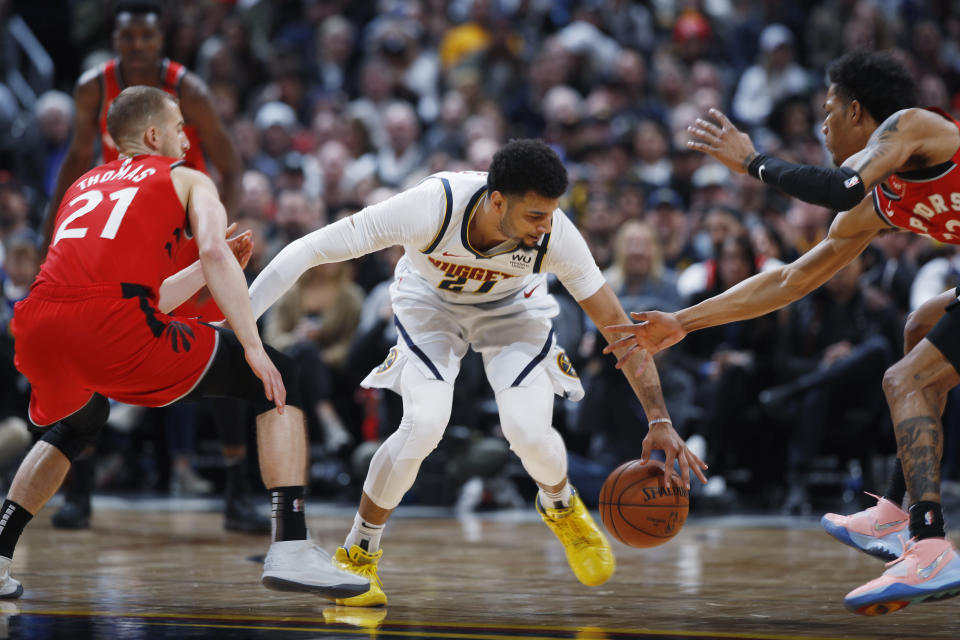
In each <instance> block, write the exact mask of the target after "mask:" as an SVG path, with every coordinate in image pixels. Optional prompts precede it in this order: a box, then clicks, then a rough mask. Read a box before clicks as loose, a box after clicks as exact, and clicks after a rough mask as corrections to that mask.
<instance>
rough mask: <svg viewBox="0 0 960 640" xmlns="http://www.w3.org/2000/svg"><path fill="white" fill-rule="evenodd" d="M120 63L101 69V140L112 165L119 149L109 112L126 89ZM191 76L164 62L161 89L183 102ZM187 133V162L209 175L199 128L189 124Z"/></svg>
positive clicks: (104, 152) (176, 63)
mask: <svg viewBox="0 0 960 640" xmlns="http://www.w3.org/2000/svg"><path fill="white" fill-rule="evenodd" d="M119 63H120V60H119V59H118V58H114V59H112V60H108V61H107V62H104V63H103V64H102V65H101V67H100V82H101V86H102V87H103V93H102V95H103V100H101V101H100V118H99V120H98V122H99V123H100V140H101V142H102V143H103V144H102V147H103V161H104V162H105V163H106V162H111V161H113V160H116V159H117V157H119V153H118V152H117V147H116V145H115V144H113V138H111V137H110V134H109V133H108V132H107V110H108V109H109V108H110V104H111V103H112V102H113V100H114V99H115V98H116V97H117V96H118V95H120V92H121V91H123V90H124V89H125V88H126V85H125V84H124V82H123V77H122V76H121V75H120V64H119ZM186 73H187V68H186V67H184V66H183V65H182V64H180V63H178V62H173V61H172V60H169V59H167V58H164V59H163V60H162V61H161V62H160V79H161V83H160V86H159V88H160V89H163V90H164V91H166V92H167V93H169V94H170V95H172V96H173V97H175V98H176V99H177V100H179V99H180V83H181V82H182V81H183V76H184V75H185V74H186ZM183 132H184V133H185V134H187V139H188V140H189V141H190V150H189V151H187V157H186V161H187V163H188V164H189V165H190V166H191V167H193V168H194V169H199V170H200V171H203V172H204V173H206V171H207V165H206V163H205V162H204V160H203V146H202V145H201V144H200V137H199V135H198V134H197V129H196V127H194V126H192V125H191V124H189V123H187V124H186V126H184V127H183Z"/></svg>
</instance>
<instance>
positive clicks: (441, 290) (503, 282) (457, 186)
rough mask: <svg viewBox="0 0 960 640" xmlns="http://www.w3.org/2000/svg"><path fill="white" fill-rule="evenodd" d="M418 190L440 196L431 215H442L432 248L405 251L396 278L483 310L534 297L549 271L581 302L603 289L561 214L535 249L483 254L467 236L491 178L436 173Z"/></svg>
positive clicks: (506, 247)
mask: <svg viewBox="0 0 960 640" xmlns="http://www.w3.org/2000/svg"><path fill="white" fill-rule="evenodd" d="M417 188H418V189H420V188H425V189H424V190H425V191H432V192H434V197H437V196H442V198H441V199H440V200H439V201H435V202H434V203H432V205H433V206H435V207H437V210H436V211H434V212H431V214H432V215H437V214H441V215H440V216H438V218H437V222H438V224H437V225H436V233H435V234H434V236H433V237H432V238H430V241H429V242H428V243H426V244H425V245H421V246H416V245H405V249H406V253H405V256H404V257H403V258H402V259H401V262H400V264H398V265H397V272H396V273H397V275H398V276H406V275H408V274H409V273H410V272H413V273H415V274H416V275H417V276H419V277H421V278H423V279H424V280H426V281H427V282H429V283H430V284H431V286H433V287H434V288H436V289H437V292H438V294H439V295H440V296H441V297H442V298H443V299H444V300H446V301H447V302H451V303H454V304H479V303H484V302H490V301H493V300H502V299H503V298H506V297H507V296H510V295H512V294H514V293H516V292H517V291H519V290H521V289H523V290H524V291H527V292H531V291H532V290H533V289H534V287H537V286H538V285H539V284H540V283H541V282H543V280H544V276H545V274H546V273H547V272H550V271H552V272H555V273H556V274H557V276H558V277H559V278H560V281H561V282H562V283H563V284H564V286H566V287H567V289H568V290H569V291H570V293H571V294H572V295H573V296H574V298H576V299H577V300H582V299H583V298H586V297H589V296H590V295H592V294H594V293H596V291H597V289H599V288H600V286H601V285H602V284H603V282H604V280H603V275H602V274H601V272H600V270H599V269H598V268H597V266H596V263H595V262H594V260H593V257H592V256H591V255H590V251H589V250H588V249H587V245H586V242H584V240H583V238H582V237H581V235H580V232H579V231H577V229H576V227H575V226H574V225H573V223H572V222H571V221H570V220H569V219H568V218H567V216H566V215H565V214H564V213H563V212H562V211H561V210H559V209H557V210H556V211H554V214H553V229H552V230H551V232H550V233H548V234H545V235H544V236H543V238H541V240H540V243H539V244H538V245H537V246H536V247H534V248H533V249H527V248H525V247H523V246H517V244H516V243H514V242H510V243H504V244H503V245H500V246H497V247H494V248H493V249H491V250H489V251H487V252H480V251H478V250H477V249H475V248H474V247H473V246H472V245H471V244H470V239H469V237H468V234H467V230H468V229H469V227H470V223H471V221H472V220H473V216H474V215H476V213H477V211H478V209H479V208H480V207H481V206H482V205H483V202H484V200H485V198H486V195H487V174H486V173H480V172H472V171H470V172H459V173H437V174H434V175H432V176H430V177H429V178H426V179H425V180H424V182H423V183H421V185H418V187H417ZM440 189H442V191H440Z"/></svg>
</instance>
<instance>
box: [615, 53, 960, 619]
mask: <svg viewBox="0 0 960 640" xmlns="http://www.w3.org/2000/svg"><path fill="white" fill-rule="evenodd" d="M849 60H850V58H847V57H845V58H841V59H840V60H839V61H838V63H837V64H836V65H834V66H832V67H831V72H830V79H831V85H830V88H829V90H828V92H827V98H826V102H825V104H824V110H825V111H826V117H825V119H824V123H823V133H824V136H825V139H826V144H827V147H828V149H829V150H830V151H831V153H832V154H833V159H834V162H835V163H836V164H837V166H838V168H835V169H825V168H822V167H813V166H801V165H794V164H790V163H787V162H784V161H782V160H779V159H777V158H773V157H769V156H766V155H763V154H758V153H757V152H756V150H755V149H754V147H753V143H752V142H751V141H750V138H749V137H748V136H747V135H746V134H744V133H742V132H740V131H739V130H737V129H736V127H734V126H733V125H732V124H731V123H730V121H729V120H728V119H727V118H726V116H724V115H723V114H722V113H720V112H719V111H716V110H713V111H711V116H712V117H713V118H714V120H715V121H713V122H711V121H707V120H704V119H698V120H697V122H696V123H695V125H693V126H691V127H690V131H691V133H692V134H693V135H694V137H695V140H694V141H691V142H690V143H689V145H690V146H691V147H692V148H694V149H698V150H700V151H703V152H705V153H708V154H709V155H711V156H713V157H714V158H716V159H717V160H719V161H721V162H723V163H724V164H725V165H726V166H727V167H729V168H730V169H732V170H734V171H737V172H739V173H750V174H751V175H752V176H754V177H756V178H758V179H760V180H762V181H763V182H765V183H767V184H771V185H774V186H777V187H779V188H780V189H782V190H783V191H785V192H786V193H788V194H790V195H792V196H794V197H797V198H800V199H803V200H806V201H808V202H814V203H816V204H820V205H822V206H826V207H830V208H832V209H834V210H839V211H842V213H840V214H838V215H837V217H836V218H835V219H834V221H833V223H832V225H831V226H830V230H829V232H828V234H827V237H826V238H825V239H824V240H823V241H821V242H820V243H819V244H818V245H817V246H815V247H814V248H813V249H811V250H810V251H808V252H807V253H806V254H804V255H803V256H801V257H800V258H798V259H797V260H796V261H794V262H793V263H791V264H788V265H784V266H783V267H781V268H779V269H774V270H772V271H767V272H764V273H762V274H759V275H757V276H754V277H752V278H749V279H747V280H745V281H743V282H742V283H740V284H739V285H737V286H736V287H733V288H732V289H730V290H728V291H726V292H724V293H723V294H720V295H718V296H715V297H713V298H710V299H708V300H705V301H704V302H701V303H700V304H698V305H695V306H693V307H689V308H686V309H681V310H680V311H677V312H676V313H662V312H659V311H651V312H646V313H634V314H632V315H633V317H634V318H635V319H637V320H640V321H641V322H640V323H639V324H636V325H623V326H619V327H611V329H613V330H616V331H619V332H621V333H625V334H627V335H626V337H624V338H622V339H621V340H620V341H618V342H617V343H614V344H613V345H611V346H610V347H608V349H611V348H613V347H616V346H624V345H626V344H631V343H632V344H633V347H634V349H646V350H647V351H648V352H649V353H655V352H656V351H659V350H661V349H665V348H667V347H669V346H671V345H673V344H675V343H677V342H679V341H680V340H682V339H683V337H684V336H685V335H686V334H687V333H689V332H690V331H695V330H697V329H702V328H705V327H709V326H714V325H718V324H724V323H727V322H733V321H735V320H742V319H746V318H753V317H756V316H759V315H762V314H764V313H768V312H770V311H773V310H775V309H779V308H781V307H783V306H785V305H787V304H789V303H790V302H792V301H794V300H797V299H798V298H801V297H802V296H804V295H806V294H807V293H809V292H810V291H812V290H813V289H815V288H817V287H819V286H820V285H821V284H823V283H824V282H826V281H827V280H828V279H829V278H830V277H831V276H833V274H835V273H836V272H837V271H839V270H840V269H841V268H842V267H843V266H845V265H846V264H848V263H849V262H850V261H851V260H853V258H854V257H856V256H857V255H859V254H860V253H861V252H862V251H863V250H864V249H865V248H866V247H867V245H868V244H869V243H870V242H871V241H872V240H873V238H875V237H876V236H877V235H878V234H880V233H883V232H887V231H893V230H906V231H910V232H913V233H918V234H923V235H927V236H930V237H932V238H934V239H936V240H939V241H941V242H946V243H950V244H960V169H958V167H957V165H958V164H960V123H958V122H956V121H955V120H953V119H952V118H951V117H949V116H948V115H947V114H945V113H943V112H940V111H938V110H936V109H919V108H909V109H901V110H898V111H896V112H894V113H892V114H890V115H889V116H888V117H886V118H885V119H883V120H882V121H881V122H879V123H877V122H875V121H872V120H873V119H872V117H871V116H870V114H869V113H866V111H865V109H864V107H863V105H862V104H861V103H860V102H859V101H858V100H856V99H854V95H855V94H854V93H853V92H852V91H850V89H849V85H851V84H855V83H856V74H855V73H854V74H853V75H851V73H850V72H851V69H854V70H855V66H854V65H851V64H849ZM843 63H847V64H843ZM860 80H861V82H863V80H864V79H863V78H861V79H860ZM872 90H873V92H874V97H875V96H882V95H883V94H884V92H888V91H890V87H888V86H883V85H882V84H880V83H876V86H874V87H873V88H872ZM866 128H870V130H871V133H870V135H869V139H868V141H867V144H866V146H865V147H863V148H861V146H862V135H863V132H864V131H865V129H866ZM868 193H869V195H868ZM947 298H949V299H951V300H952V301H951V302H950V303H949V305H947V306H946V307H945V309H944V310H943V311H937V310H936V306H935V305H936V304H940V305H941V309H943V305H944V304H945V303H946V302H947V300H946V299H947ZM936 301H937V302H936V303H933V305H932V306H929V307H928V306H927V305H924V306H925V307H927V308H926V309H925V310H924V315H925V317H926V319H927V320H928V319H929V318H930V317H936V316H940V317H939V320H938V321H937V322H936V324H935V325H933V327H932V328H931V329H930V330H929V331H928V332H927V333H926V336H925V337H924V338H923V339H921V340H919V342H917V343H916V344H915V345H914V346H913V348H911V349H910V350H909V351H908V352H907V354H906V355H905V356H904V357H903V358H902V359H901V360H900V361H899V362H897V363H896V364H895V365H893V366H892V367H891V368H890V369H889V370H888V371H887V373H886V374H885V376H884V381H883V389H884V393H885V394H886V397H887V402H888V404H889V405H890V412H891V416H892V418H893V425H894V431H895V433H896V438H897V453H898V456H899V458H900V460H901V462H902V465H903V470H904V475H905V480H906V485H907V489H908V491H909V494H910V497H911V501H912V503H911V506H910V509H909V514H908V516H907V517H908V519H909V532H910V535H911V536H912V539H911V540H910V541H909V542H907V544H906V545H905V547H904V549H903V552H902V554H901V555H900V556H899V558H898V559H897V560H896V561H895V562H894V563H892V566H891V567H890V568H889V569H888V570H887V571H886V572H885V573H884V574H883V575H882V576H881V577H879V578H877V579H875V580H872V581H870V582H868V583H866V584H864V585H862V586H861V587H858V588H857V589H854V590H853V591H851V592H850V593H849V594H847V596H846V597H845V599H844V603H845V605H846V606H847V608H849V609H850V610H852V611H856V612H857V613H862V614H865V615H877V614H882V613H888V612H890V611H896V610H898V609H901V608H903V607H905V606H907V605H908V604H910V603H912V602H922V601H925V600H939V599H943V598H946V597H951V596H955V595H958V594H960V557H958V556H957V553H956V550H955V549H954V547H953V545H952V544H951V542H950V541H949V540H947V539H946V537H945V533H944V525H943V513H942V509H941V505H940V461H941V458H942V454H943V427H942V424H941V421H940V414H941V411H942V408H943V405H944V402H945V400H946V394H947V392H948V391H949V390H950V389H951V388H952V387H954V386H956V385H957V384H958V383H960V372H958V369H960V339H958V335H960V302H958V301H957V299H956V294H950V293H948V294H945V295H941V296H938V297H937V298H936ZM920 324H923V322H921V323H920ZM628 354H629V351H628ZM624 357H627V355H625V356H624ZM825 526H827V524H826V523H825ZM829 530H830V528H829V527H828V531H829ZM854 546H857V545H856V544H855V545H854Z"/></svg>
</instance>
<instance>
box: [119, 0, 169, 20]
mask: <svg viewBox="0 0 960 640" xmlns="http://www.w3.org/2000/svg"><path fill="white" fill-rule="evenodd" d="M121 13H132V14H134V15H141V14H145V13H155V14H157V16H158V17H159V16H160V15H161V14H162V13H163V6H162V5H161V4H160V0H117V3H116V4H115V5H114V6H113V15H114V16H118V15H120V14H121Z"/></svg>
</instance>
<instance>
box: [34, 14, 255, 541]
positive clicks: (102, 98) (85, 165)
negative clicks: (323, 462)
mask: <svg viewBox="0 0 960 640" xmlns="http://www.w3.org/2000/svg"><path fill="white" fill-rule="evenodd" d="M115 16H116V24H115V27H114V32H113V46H114V49H115V50H116V52H117V57H116V58H113V59H111V60H108V61H107V62H105V63H103V64H101V65H99V66H98V67H96V68H95V69H91V70H90V71H88V72H87V73H85V74H84V75H83V76H81V77H80V79H79V81H78V82H77V85H76V88H75V89H74V98H75V102H76V116H75V120H74V134H73V139H72V141H71V143H70V148H69V149H68V151H67V155H66V158H65V159H64V162H63V166H62V167H61V168H60V174H59V175H58V177H57V185H56V188H55V189H54V193H53V199H52V201H51V202H52V204H51V211H55V210H56V208H57V207H58V206H59V205H60V199H61V198H62V197H63V193H64V191H65V190H66V189H67V187H68V186H69V185H70V184H72V183H73V181H74V180H76V179H77V178H79V177H80V175H81V174H82V173H84V172H85V171H87V170H88V169H89V168H90V166H91V165H92V164H94V162H93V159H94V148H95V147H96V141H97V139H99V140H100V149H101V155H102V157H103V161H104V162H110V161H111V160H115V159H116V158H117V154H118V151H117V147H116V144H115V143H114V141H113V139H112V138H111V136H110V134H109V132H108V131H107V110H108V109H109V107H110V104H111V103H112V102H113V100H114V99H115V98H116V97H117V95H118V94H119V93H120V91H122V90H123V89H124V87H127V86H134V85H145V86H151V87H157V88H159V89H162V90H164V91H166V92H167V93H169V94H170V95H172V96H174V97H176V98H178V99H179V101H180V105H181V108H182V109H183V113H184V117H185V119H186V122H187V124H186V126H185V128H184V132H185V133H186V136H187V139H188V140H189V141H190V149H189V150H188V151H187V156H186V161H187V163H188V165H189V166H191V167H193V168H194V169H199V170H200V171H206V169H207V167H206V163H205V160H204V153H206V155H207V156H208V157H209V158H210V161H211V163H212V165H213V167H214V168H215V169H216V170H217V173H219V175H220V177H221V180H222V191H221V199H222V200H223V202H224V204H225V205H226V208H227V213H228V215H229V214H230V212H232V211H234V210H235V209H236V206H237V204H238V202H239V192H240V183H239V180H240V175H241V173H242V171H241V169H242V167H241V160H240V156H239V154H238V153H237V150H236V147H235V146H234V144H233V141H232V140H231V139H230V136H229V135H228V133H227V131H226V129H225V128H224V126H223V123H222V122H221V121H220V118H219V117H218V116H217V114H216V111H215V110H214V107H213V103H212V102H211V99H210V96H209V92H208V90H207V87H206V85H205V84H204V83H203V81H202V80H201V79H200V78H199V77H197V76H196V75H195V74H193V73H191V72H189V71H187V69H186V67H184V66H183V65H181V64H179V63H177V62H173V61H172V60H169V59H167V58H164V57H162V55H161V52H162V49H163V32H162V30H161V5H160V3H159V2H157V1H156V0H119V1H118V2H117V4H116V7H115ZM53 218H54V216H53V215H49V216H47V220H46V222H45V225H44V231H45V233H44V235H45V244H44V246H45V247H47V246H49V244H50V242H51V241H52V239H53ZM196 259H197V248H196V244H195V243H194V242H192V241H191V242H188V243H186V245H185V248H184V249H183V250H182V251H181V252H180V254H179V258H178V260H177V262H176V263H175V264H174V265H171V266H172V268H174V269H175V270H176V269H182V268H183V267H186V266H187V265H189V264H190V263H192V262H194V261H195V260H196ZM174 314H175V315H180V316H186V317H194V316H196V317H200V318H202V319H203V320H206V321H215V320H220V319H222V318H223V315H222V314H221V313H220V310H219V309H217V306H216V304H215V303H214V301H213V299H212V298H211V297H210V295H209V292H207V291H206V290H201V291H200V293H198V294H197V295H196V296H194V297H192V298H191V299H190V300H188V301H185V302H184V304H183V305H180V306H178V307H177V309H176V311H175V312H174ZM207 405H208V407H209V409H210V411H211V413H212V414H213V416H214V418H215V422H216V425H217V431H218V435H219V437H220V440H221V445H222V451H223V457H224V460H225V461H226V465H225V466H226V475H227V490H226V501H225V504H224V512H225V513H224V515H225V518H224V526H225V528H227V529H229V530H232V531H245V532H250V533H267V532H269V530H270V528H269V521H268V520H267V519H266V518H265V517H263V516H262V515H261V514H259V513H258V512H257V511H256V510H255V509H254V508H253V507H252V506H251V505H250V504H249V502H248V501H247V497H246V493H247V491H246V473H247V441H246V437H245V431H244V429H243V428H242V423H243V422H245V421H246V420H247V417H246V416H245V415H244V414H245V410H244V407H243V405H242V404H239V405H238V404H237V403H235V402H232V401H226V400H215V401H209V402H208V403H207ZM91 456H92V452H89V453H88V454H87V455H84V456H81V457H80V458H79V459H78V460H77V462H76V465H74V473H73V475H72V476H71V478H70V479H68V481H67V483H66V485H65V489H64V492H65V498H66V500H65V503H64V505H63V507H62V508H61V509H60V510H59V511H57V513H56V514H54V516H53V524H54V526H55V527H60V528H69V529H80V528H87V527H89V526H90V492H91V489H92V486H91V485H92V483H93V480H92V478H93V460H92V458H91Z"/></svg>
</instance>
